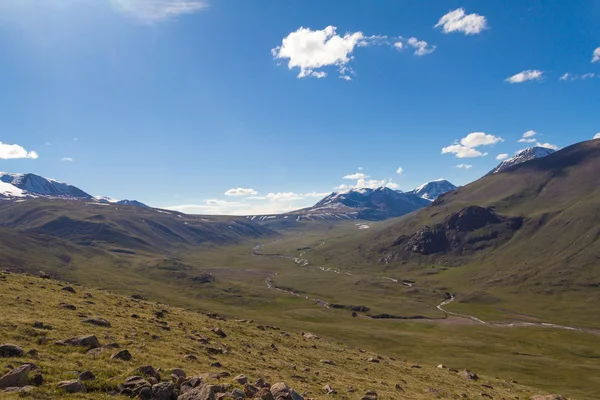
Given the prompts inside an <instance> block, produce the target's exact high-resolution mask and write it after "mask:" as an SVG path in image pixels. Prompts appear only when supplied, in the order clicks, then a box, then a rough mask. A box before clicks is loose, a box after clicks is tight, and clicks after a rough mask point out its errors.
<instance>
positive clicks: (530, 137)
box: [519, 131, 537, 143]
mask: <svg viewBox="0 0 600 400" xmlns="http://www.w3.org/2000/svg"><path fill="white" fill-rule="evenodd" d="M535 135H537V132H536V131H527V132H525V133H524V134H523V136H522V137H521V139H519V143H535V142H537V139H536V138H534V136H535Z"/></svg>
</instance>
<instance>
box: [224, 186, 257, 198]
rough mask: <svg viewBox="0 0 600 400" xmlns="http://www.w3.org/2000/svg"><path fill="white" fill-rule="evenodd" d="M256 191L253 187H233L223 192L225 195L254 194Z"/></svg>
mask: <svg viewBox="0 0 600 400" xmlns="http://www.w3.org/2000/svg"><path fill="white" fill-rule="evenodd" d="M257 194H258V192H257V191H256V190H254V189H244V188H234V189H229V190H228V191H226V192H225V196H238V197H241V196H255V195H257Z"/></svg>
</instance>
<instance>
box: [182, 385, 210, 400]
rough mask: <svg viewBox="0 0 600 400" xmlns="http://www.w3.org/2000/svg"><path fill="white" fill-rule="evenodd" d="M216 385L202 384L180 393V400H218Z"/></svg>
mask: <svg viewBox="0 0 600 400" xmlns="http://www.w3.org/2000/svg"><path fill="white" fill-rule="evenodd" d="M216 393H217V391H216V387H215V386H212V385H200V386H198V387H196V388H193V389H191V390H188V391H187V392H185V393H183V394H181V395H179V397H178V399H179V400H216V398H217V397H216Z"/></svg>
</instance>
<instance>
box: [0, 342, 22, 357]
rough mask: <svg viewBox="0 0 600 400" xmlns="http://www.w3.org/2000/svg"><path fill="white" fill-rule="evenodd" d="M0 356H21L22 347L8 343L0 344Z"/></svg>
mask: <svg viewBox="0 0 600 400" xmlns="http://www.w3.org/2000/svg"><path fill="white" fill-rule="evenodd" d="M0 357H23V348H22V347H20V346H17V345H15V344H10V343H6V344H3V345H0Z"/></svg>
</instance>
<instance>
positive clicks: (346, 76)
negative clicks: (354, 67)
mask: <svg viewBox="0 0 600 400" xmlns="http://www.w3.org/2000/svg"><path fill="white" fill-rule="evenodd" d="M340 79H343V80H345V81H351V80H352V78H351V77H349V76H348V75H340Z"/></svg>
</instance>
